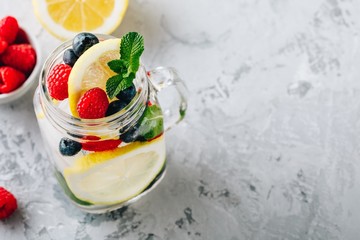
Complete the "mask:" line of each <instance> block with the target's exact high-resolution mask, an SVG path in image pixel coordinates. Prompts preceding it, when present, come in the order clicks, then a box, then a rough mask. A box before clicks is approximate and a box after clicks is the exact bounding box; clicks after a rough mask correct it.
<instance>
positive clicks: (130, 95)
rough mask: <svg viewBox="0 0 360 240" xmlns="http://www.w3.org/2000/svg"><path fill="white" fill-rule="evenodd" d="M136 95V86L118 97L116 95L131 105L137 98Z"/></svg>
mask: <svg viewBox="0 0 360 240" xmlns="http://www.w3.org/2000/svg"><path fill="white" fill-rule="evenodd" d="M135 95H136V88H135V85H134V84H132V85H131V87H128V88H126V89H125V90H122V91H121V92H120V93H119V94H118V95H116V98H117V99H120V100H123V101H124V102H126V103H130V102H131V100H132V99H133V98H134V97H135Z"/></svg>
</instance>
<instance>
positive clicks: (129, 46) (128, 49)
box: [120, 32, 144, 73]
mask: <svg viewBox="0 0 360 240" xmlns="http://www.w3.org/2000/svg"><path fill="white" fill-rule="evenodd" d="M143 51H144V38H143V37H142V36H141V35H140V34H139V33H137V32H129V33H127V34H125V35H124V36H123V37H122V39H121V44H120V59H122V60H125V61H126V62H128V63H129V65H128V72H132V73H136V72H137V70H138V69H139V66H140V56H141V54H142V53H143Z"/></svg>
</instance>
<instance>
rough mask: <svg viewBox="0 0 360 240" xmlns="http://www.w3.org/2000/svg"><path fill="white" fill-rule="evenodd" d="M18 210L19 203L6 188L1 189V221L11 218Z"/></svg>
mask: <svg viewBox="0 0 360 240" xmlns="http://www.w3.org/2000/svg"><path fill="white" fill-rule="evenodd" d="M16 209H17V202H16V198H15V197H14V195H12V194H11V193H10V192H9V191H7V190H6V189H5V188H3V187H0V219H4V218H7V217H9V216H10V215H11V214H12V213H13V212H14V211H15V210H16Z"/></svg>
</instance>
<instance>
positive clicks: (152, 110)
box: [139, 104, 164, 140]
mask: <svg viewBox="0 0 360 240" xmlns="http://www.w3.org/2000/svg"><path fill="white" fill-rule="evenodd" d="M139 122H140V126H139V135H141V136H142V137H144V138H145V139H146V140H150V139H153V138H155V137H156V136H158V135H160V134H162V132H163V130H164V120H163V115H162V111H161V108H160V107H159V106H158V105H155V104H154V105H151V106H147V107H146V109H145V112H144V113H143V115H142V117H141V119H140V120H139Z"/></svg>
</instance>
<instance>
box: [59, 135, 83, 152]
mask: <svg viewBox="0 0 360 240" xmlns="http://www.w3.org/2000/svg"><path fill="white" fill-rule="evenodd" d="M81 148H82V145H81V143H79V142H76V141H74V140H71V139H69V138H62V139H61V140H60V143H59V151H60V153H61V155H63V156H74V155H76V154H77V153H78V152H80V150H81Z"/></svg>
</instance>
